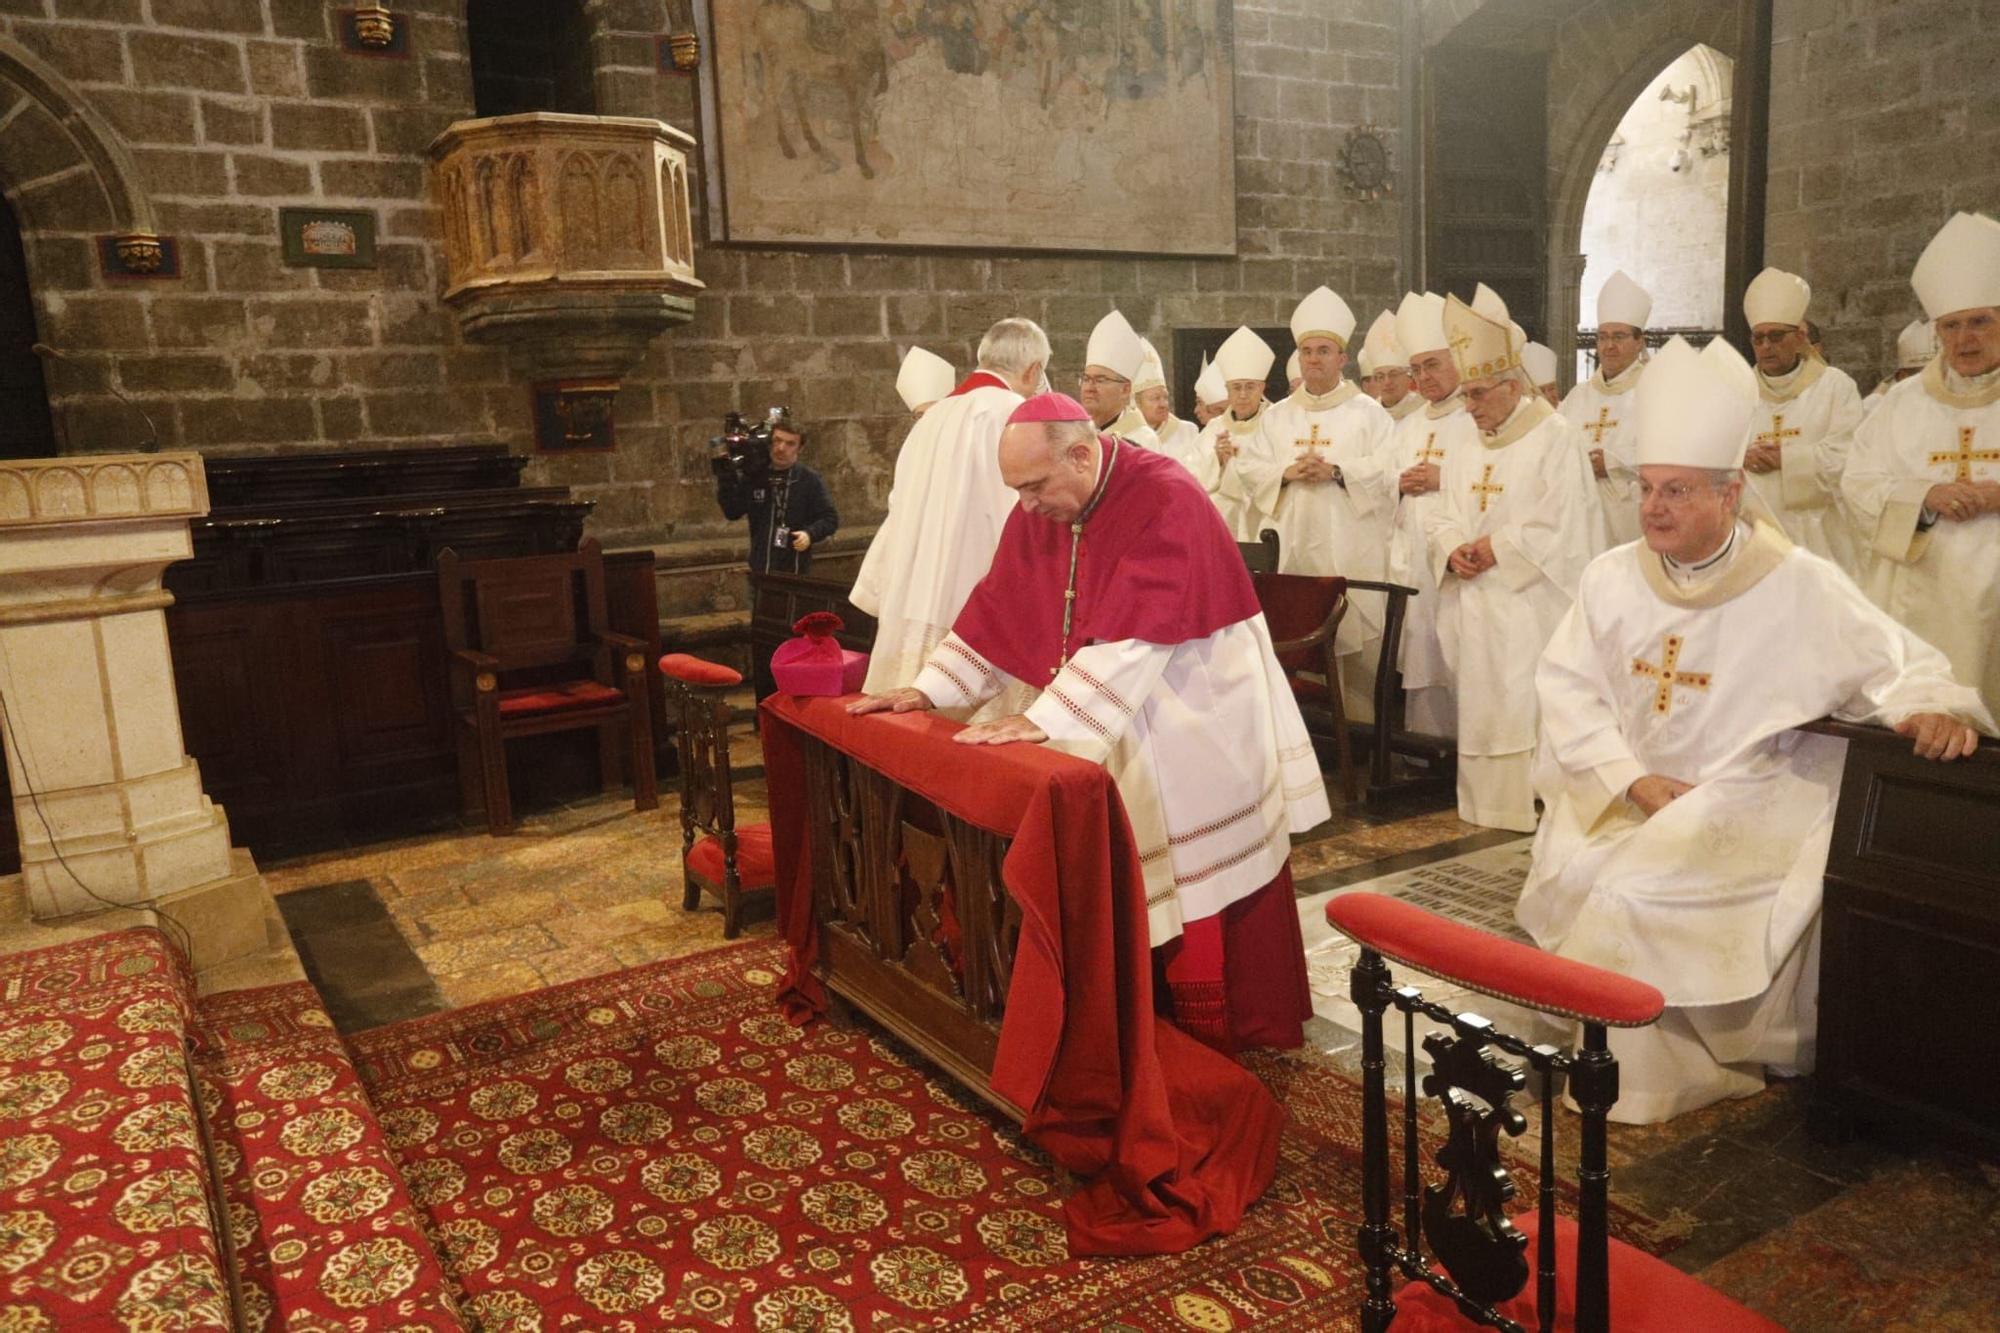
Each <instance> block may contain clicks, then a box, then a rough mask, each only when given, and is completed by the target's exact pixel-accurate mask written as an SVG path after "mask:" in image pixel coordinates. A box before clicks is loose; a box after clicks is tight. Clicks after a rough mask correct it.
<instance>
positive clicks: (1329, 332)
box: [1292, 287, 1354, 351]
mask: <svg viewBox="0 0 2000 1333" xmlns="http://www.w3.org/2000/svg"><path fill="white" fill-rule="evenodd" d="M1353 336H1354V312H1353V311H1352V310H1349V309H1348V308H1347V302H1345V301H1343V300H1341V299H1340V298H1339V297H1338V296H1336V295H1335V294H1334V292H1333V289H1332V288H1331V287H1315V288H1313V289H1312V290H1311V291H1310V292H1307V293H1306V299H1305V300H1303V301H1301V302H1299V303H1298V305H1297V306H1295V307H1293V309H1292V341H1293V342H1294V343H1302V342H1304V341H1305V340H1306V339H1308V338H1331V339H1333V340H1334V341H1335V342H1337V343H1339V344H1340V347H1341V350H1342V351H1346V350H1347V340H1348V339H1349V338H1351V337H1353Z"/></svg>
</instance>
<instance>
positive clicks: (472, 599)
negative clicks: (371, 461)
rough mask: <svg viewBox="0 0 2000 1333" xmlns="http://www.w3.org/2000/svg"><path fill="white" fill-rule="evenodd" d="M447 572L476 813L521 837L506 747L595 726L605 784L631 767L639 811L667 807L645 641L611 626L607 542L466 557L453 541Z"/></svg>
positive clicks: (469, 790)
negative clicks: (657, 762)
mask: <svg viewBox="0 0 2000 1333" xmlns="http://www.w3.org/2000/svg"><path fill="white" fill-rule="evenodd" d="M437 575H438V602H439V605H440V606H441V607H442V609H443V612H444V641H445V648H446V649H447V650H448V651H449V652H450V654H451V661H450V665H451V692H452V705H453V711H454V712H455V713H456V714H457V717H458V723H459V726H458V733H459V745H458V773H459V786H460V789H461V791H462V792H463V794H464V799H465V808H466V810H467V812H468V813H470V812H471V810H472V809H473V808H474V807H475V806H476V805H484V806H485V809H486V826H487V828H488V829H489V830H490V831H491V832H493V833H495V834H500V833H511V832H512V831H513V829H514V806H513V801H512V799H511V798H510V796H509V794H508V790H507V752H506V744H507V742H508V741H510V740H513V739H515V738H516V737H520V736H537V735H545V734H547V733H550V732H556V731H575V730H581V729H583V728H586V727H589V728H594V729H595V730H596V731H597V733H598V738H597V743H598V763H599V771H600V773H601V774H602V777H603V784H604V786H605V787H606V788H609V787H611V786H613V785H615V784H617V783H619V782H622V781H624V780H625V774H626V771H627V770H629V772H630V776H631V783H632V804H633V808H634V809H638V810H652V809H655V808H657V807H658V805H659V803H660V801H659V793H658V786H657V779H656V776H655V773H654V771H653V723H652V710H651V706H650V704H649V702H648V700H647V695H646V645H645V644H643V643H641V642H640V641H639V640H637V639H635V638H632V637H630V636H629V635H624V634H618V633H615V632H613V631H612V630H610V629H608V628H607V627H606V619H607V617H606V614H605V601H604V554H603V551H602V550H601V549H600V548H599V547H598V544H597V541H596V539H594V538H592V539H590V540H586V541H584V542H582V543H581V544H580V545H578V547H577V548H576V550H574V551H570V552H564V553H562V554H558V555H537V556H525V557H520V558H516V559H497V560H462V559H460V558H459V555H458V553H457V552H456V551H453V550H451V549H450V548H449V547H447V548H446V549H445V550H443V551H440V552H439V553H438V558H437ZM621 742H622V744H621Z"/></svg>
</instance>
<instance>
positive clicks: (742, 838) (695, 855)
mask: <svg viewBox="0 0 2000 1333" xmlns="http://www.w3.org/2000/svg"><path fill="white" fill-rule="evenodd" d="M687 863H688V869H690V870H693V871H696V872H697V873H699V874H703V875H706V876H708V878H709V879H711V880H713V881H715V882H716V883H717V884H720V883H722V872H723V860H722V843H721V842H720V841H719V840H718V839H717V838H716V837H715V836H714V835H713V834H710V835H707V836H705V837H701V838H697V839H695V844H694V846H692V847H690V848H688V858H687ZM772 867H773V862H772V860H771V826H770V825H769V824H742V825H739V826H738V827H737V829H736V882H737V883H738V884H740V885H742V887H744V888H746V889H761V888H766V887H768V886H769V885H772V884H775V883H777V882H778V879H777V874H776V872H775V871H774V870H773V868H772Z"/></svg>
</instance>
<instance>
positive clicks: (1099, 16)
mask: <svg viewBox="0 0 2000 1333" xmlns="http://www.w3.org/2000/svg"><path fill="white" fill-rule="evenodd" d="M1232 3H1233V0H708V2H707V3H704V4H698V5H697V6H696V14H697V19H698V20H699V22H700V23H701V25H702V43H701V48H702V52H703V58H704V69H703V71H702V73H703V78H702V81H701V82H702V131H703V133H702V146H703V151H704V152H705V154H706V156H707V166H708V170H707V172H706V176H707V186H708V210H707V211H708V230H709V236H710V239H711V240H713V241H719V242H729V241H738V242H753V243H766V244H780V245H816V244H817V245H868V246H918V247H941V248H973V249H980V250H1069V251H1076V250H1094V251H1109V252H1117V253H1138V254H1172V255H1229V254H1234V253H1235V250H1236V191H1235V189H1234V182H1235V179H1236V152H1235V141H1236V135H1235V126H1234V123H1233V119H1234V109H1235V95H1234V86H1233V73H1232V72H1233V70H1234V62H1233V59H1232V56H1231V18H1232V15H1231V9H1232ZM1201 182H1216V183H1218V185H1219V186H1222V188H1212V189H1211V188H1202V186H1201V184H1200V183H1201Z"/></svg>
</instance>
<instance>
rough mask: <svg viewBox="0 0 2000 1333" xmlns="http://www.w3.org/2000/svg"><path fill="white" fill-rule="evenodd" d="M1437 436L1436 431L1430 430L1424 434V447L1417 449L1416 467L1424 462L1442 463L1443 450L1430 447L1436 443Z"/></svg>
mask: <svg viewBox="0 0 2000 1333" xmlns="http://www.w3.org/2000/svg"><path fill="white" fill-rule="evenodd" d="M1437 438H1438V433H1437V432H1436V431H1432V432H1431V433H1430V434H1429V435H1426V436H1424V447H1423V448H1421V449H1419V450H1417V466H1418V467H1422V466H1423V465H1424V464H1425V463H1442V462H1443V461H1444V450H1442V449H1433V448H1432V447H1431V446H1432V445H1434V444H1436V443H1437Z"/></svg>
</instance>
